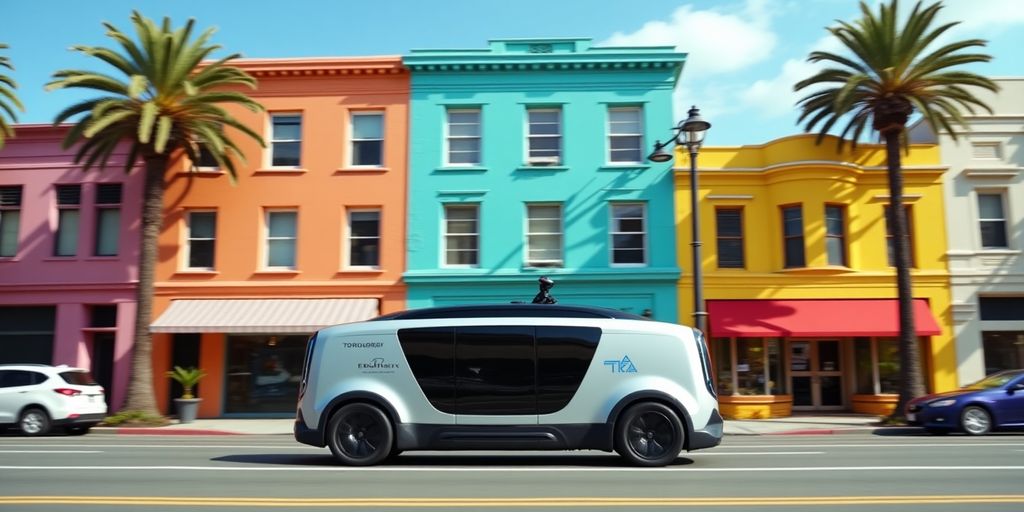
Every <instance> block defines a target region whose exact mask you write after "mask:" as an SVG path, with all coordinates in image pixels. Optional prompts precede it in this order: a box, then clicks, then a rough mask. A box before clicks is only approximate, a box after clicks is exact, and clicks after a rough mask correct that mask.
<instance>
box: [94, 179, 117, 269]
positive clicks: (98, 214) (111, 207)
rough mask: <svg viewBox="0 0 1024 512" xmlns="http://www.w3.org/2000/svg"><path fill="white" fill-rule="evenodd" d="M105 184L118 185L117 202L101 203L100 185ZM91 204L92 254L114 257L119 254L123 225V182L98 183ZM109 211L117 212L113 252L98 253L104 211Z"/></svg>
mask: <svg viewBox="0 0 1024 512" xmlns="http://www.w3.org/2000/svg"><path fill="white" fill-rule="evenodd" d="M105 185H110V186H113V185H118V186H120V191H121V196H120V197H119V198H118V202H117V203H101V202H100V198H99V192H100V187H102V186H105ZM93 198H94V201H93V205H94V206H95V208H94V213H95V217H94V218H93V246H92V256H93V257H94V258H116V257H118V256H120V255H121V242H122V240H121V234H122V233H121V231H122V229H123V226H124V216H123V215H122V213H123V212H122V208H121V207H122V206H123V205H124V184H123V183H100V184H97V185H96V186H95V188H94V189H93ZM109 211H115V212H117V228H116V232H115V233H114V235H115V243H114V253H113V254H100V241H101V240H100V239H101V235H102V233H103V217H104V213H106V212H109Z"/></svg>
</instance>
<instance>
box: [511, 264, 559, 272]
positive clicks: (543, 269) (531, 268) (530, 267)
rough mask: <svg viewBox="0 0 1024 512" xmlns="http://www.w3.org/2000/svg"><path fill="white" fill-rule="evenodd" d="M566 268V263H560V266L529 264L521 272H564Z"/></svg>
mask: <svg viewBox="0 0 1024 512" xmlns="http://www.w3.org/2000/svg"><path fill="white" fill-rule="evenodd" d="M564 268H565V264H564V263H559V264H558V265H530V264H529V263H527V264H524V265H523V266H522V267H520V270H522V271H523V272H547V271H549V270H562V269H564Z"/></svg>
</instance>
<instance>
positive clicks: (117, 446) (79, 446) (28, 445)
mask: <svg viewBox="0 0 1024 512" xmlns="http://www.w3.org/2000/svg"><path fill="white" fill-rule="evenodd" d="M0 446H15V447H19V448H21V447H27V448H46V447H51V446H52V447H60V448H259V449H261V450H264V449H276V448H281V449H285V450H293V449H296V448H299V449H305V450H325V449H326V448H317V447H315V446H306V445H302V444H297V443H296V444H287V445H286V444H281V445H256V444H231V445H228V444H60V443H57V444H20V443H19V444H9V445H6V444H0ZM1022 446H1024V445H1022Z"/></svg>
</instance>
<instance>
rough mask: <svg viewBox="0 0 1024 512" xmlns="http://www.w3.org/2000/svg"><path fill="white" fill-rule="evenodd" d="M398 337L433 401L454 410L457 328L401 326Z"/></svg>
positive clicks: (428, 398)
mask: <svg viewBox="0 0 1024 512" xmlns="http://www.w3.org/2000/svg"><path fill="white" fill-rule="evenodd" d="M398 340H399V341H400V342H401V344H402V351H403V352H405V359H406V361H408V362H409V368H410V369H411V370H412V374H413V376H415V377H416V382H417V383H419V385H420V389H422V390H423V394H425V395H426V396H427V400H429V401H430V404H431V405H433V406H434V408H435V409H437V410H439V411H441V412H444V413H448V414H455V329H454V328H453V327H422V328H418V329H399V330H398Z"/></svg>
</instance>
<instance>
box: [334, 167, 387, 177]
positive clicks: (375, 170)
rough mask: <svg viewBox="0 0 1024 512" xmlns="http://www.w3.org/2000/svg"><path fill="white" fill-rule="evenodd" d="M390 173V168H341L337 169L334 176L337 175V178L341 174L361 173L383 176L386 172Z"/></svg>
mask: <svg viewBox="0 0 1024 512" xmlns="http://www.w3.org/2000/svg"><path fill="white" fill-rule="evenodd" d="M389 171H391V169H390V168H388V167H339V168H338V169H335V171H334V174H335V176H337V175H339V174H360V173H370V174H375V173H381V174H383V173H386V172H389Z"/></svg>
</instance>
